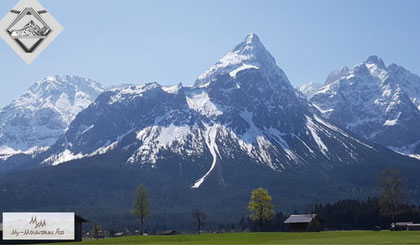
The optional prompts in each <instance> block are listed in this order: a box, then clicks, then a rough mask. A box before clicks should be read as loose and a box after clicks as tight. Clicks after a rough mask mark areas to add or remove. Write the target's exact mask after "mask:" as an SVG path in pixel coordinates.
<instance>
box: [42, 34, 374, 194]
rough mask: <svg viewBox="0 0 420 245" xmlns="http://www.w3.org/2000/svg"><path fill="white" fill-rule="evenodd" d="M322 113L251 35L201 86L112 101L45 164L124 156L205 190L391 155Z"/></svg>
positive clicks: (79, 122)
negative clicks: (257, 176)
mask: <svg viewBox="0 0 420 245" xmlns="http://www.w3.org/2000/svg"><path fill="white" fill-rule="evenodd" d="M317 113H318V112H317V111H316V110H315V109H314V108H313V107H312V106H310V105H309V104H308V102H307V101H306V100H304V99H302V98H301V97H300V96H299V95H298V91H296V90H295V89H294V88H293V87H292V86H291V85H290V82H289V80H288V79H287V77H286V75H285V74H284V72H283V71H282V70H281V69H280V68H279V67H278V66H277V65H276V63H275V60H274V58H273V57H272V56H271V55H270V54H269V52H268V51H267V50H266V49H265V48H264V46H263V44H262V43H261V41H260V40H259V38H258V37H257V36H256V35H255V34H251V35H249V36H247V37H246V38H245V40H244V41H243V42H241V43H240V44H239V45H238V46H236V47H235V49H233V50H232V51H231V52H229V53H228V55H227V56H225V57H224V58H222V59H221V60H220V61H219V62H217V63H216V64H215V66H213V67H211V68H210V69H209V70H208V71H207V72H205V73H204V74H203V75H201V76H200V77H199V78H198V79H197V81H196V83H195V85H194V86H193V87H183V86H182V85H181V84H178V85H175V86H170V87H165V86H161V85H160V84H158V83H148V84H145V85H139V86H129V87H125V88H116V89H113V90H111V91H107V92H104V93H102V94H101V95H100V96H99V97H98V98H97V99H96V101H95V102H94V103H92V104H91V105H90V106H89V107H88V108H87V109H86V110H84V111H82V112H81V113H79V114H78V115H77V117H76V119H75V120H74V121H73V122H72V123H71V124H70V126H69V129H68V130H67V131H66V133H65V134H64V135H63V136H62V137H61V138H60V139H59V140H58V141H57V143H56V144H55V145H54V146H52V147H51V149H50V150H49V151H48V152H47V154H46V155H44V158H43V159H42V160H41V161H42V162H43V164H47V165H48V164H50V165H57V164H61V163H63V162H66V161H70V160H74V159H80V158H88V157H93V156H99V155H108V156H110V155H115V156H118V157H120V158H123V161H124V163H125V164H127V165H139V166H143V167H146V168H150V169H161V170H162V171H168V170H167V169H165V170H163V167H162V166H166V168H175V169H177V170H176V172H188V173H189V176H192V177H191V178H192V179H191V182H190V186H191V188H199V187H200V186H201V185H202V184H203V183H205V182H206V181H207V180H208V179H209V178H211V177H212V176H213V178H216V179H217V182H218V183H219V184H221V185H224V184H225V183H226V182H229V180H231V179H232V178H233V177H232V176H227V175H226V174H224V173H226V172H229V171H231V170H232V169H237V168H240V169H246V168H253V167H258V168H261V169H267V170H270V171H271V172H272V171H274V172H282V171H284V170H286V169H291V168H293V167H305V168H309V167H310V168H316V169H324V168H329V167H332V166H341V165H349V164H358V163H361V162H366V156H367V155H369V154H373V155H375V154H378V152H380V151H381V149H376V148H374V147H373V146H370V145H369V144H367V143H365V142H363V141H361V140H359V139H357V138H355V137H353V136H351V135H349V134H348V133H347V132H344V131H343V130H341V129H339V128H338V127H336V126H334V125H332V124H331V123H329V122H327V121H326V120H325V119H323V118H322V117H321V116H320V115H317ZM114 153H115V154H114ZM168 161H169V162H170V163H169V165H165V164H168ZM168 166H169V167H168ZM250 171H251V170H250ZM238 178H241V177H240V176H239V177H238Z"/></svg>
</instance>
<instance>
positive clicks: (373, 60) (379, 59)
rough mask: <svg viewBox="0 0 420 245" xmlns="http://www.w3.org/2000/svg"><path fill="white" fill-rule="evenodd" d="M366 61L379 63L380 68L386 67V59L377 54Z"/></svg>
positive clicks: (367, 62)
mask: <svg viewBox="0 0 420 245" xmlns="http://www.w3.org/2000/svg"><path fill="white" fill-rule="evenodd" d="M365 63H366V64H374V65H377V66H378V68H380V69H386V66H385V63H384V61H383V60H382V59H381V58H379V57H378V56H376V55H371V56H369V57H368V58H367V60H366V62H365Z"/></svg>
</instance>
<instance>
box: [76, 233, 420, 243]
mask: <svg viewBox="0 0 420 245" xmlns="http://www.w3.org/2000/svg"><path fill="white" fill-rule="evenodd" d="M73 244H420V232H417V231H401V232H391V231H378V232H375V231H334V232H318V233H285V232H282V233H222V234H201V235H175V236H129V237H120V238H107V239H101V240H98V241H95V240H85V241H83V242H82V243H73Z"/></svg>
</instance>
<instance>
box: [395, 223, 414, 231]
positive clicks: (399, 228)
mask: <svg viewBox="0 0 420 245" xmlns="http://www.w3.org/2000/svg"><path fill="white" fill-rule="evenodd" d="M412 224H413V222H395V224H394V223H392V224H391V228H390V230H391V231H406V230H407V227H408V226H409V225H412Z"/></svg>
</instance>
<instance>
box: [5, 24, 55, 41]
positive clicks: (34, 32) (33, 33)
mask: <svg viewBox="0 0 420 245" xmlns="http://www.w3.org/2000/svg"><path fill="white" fill-rule="evenodd" d="M50 31H51V30H50V29H48V28H47V27H46V26H43V27H42V28H41V27H39V26H38V25H37V24H36V23H35V21H33V20H30V21H29V23H28V24H26V25H25V26H24V27H23V28H22V29H20V30H13V31H11V33H10V35H11V36H12V37H46V36H47V35H48V33H49V32H50Z"/></svg>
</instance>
